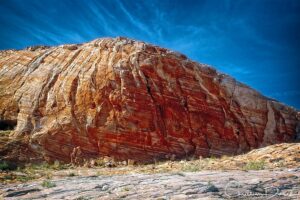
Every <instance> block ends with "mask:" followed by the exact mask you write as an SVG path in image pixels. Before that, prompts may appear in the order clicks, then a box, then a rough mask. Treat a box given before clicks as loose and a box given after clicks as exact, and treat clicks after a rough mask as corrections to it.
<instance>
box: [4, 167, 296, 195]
mask: <svg viewBox="0 0 300 200" xmlns="http://www.w3.org/2000/svg"><path fill="white" fill-rule="evenodd" d="M299 181H300V177H299V169H290V170H288V169H285V170H282V171H268V170H262V171H249V172H245V171H238V170H235V171H227V172H224V171H202V172H196V173H192V172H189V173H187V172H185V173H164V174H130V175H128V174H127V175H120V176H85V177H72V178H70V177H69V178H63V179H57V180H51V184H52V186H53V187H51V188H46V187H42V181H35V182H32V183H26V184H12V185H5V186H3V185H1V184H0V195H2V196H3V197H4V198H5V199H7V200H9V199H110V200H112V199H170V200H171V199H172V200H175V199H178V200H182V199H249V200H250V199H251V200H252V199H281V200H282V199H286V200H290V199H299V198H300V187H299ZM0 197H1V196H0Z"/></svg>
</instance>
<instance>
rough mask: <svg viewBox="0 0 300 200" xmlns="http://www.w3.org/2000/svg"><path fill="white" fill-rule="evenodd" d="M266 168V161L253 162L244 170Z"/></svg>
mask: <svg viewBox="0 0 300 200" xmlns="http://www.w3.org/2000/svg"><path fill="white" fill-rule="evenodd" d="M264 168H265V161H263V160H262V161H251V162H248V163H247V164H246V165H245V166H244V167H243V169H244V170H262V169H264Z"/></svg>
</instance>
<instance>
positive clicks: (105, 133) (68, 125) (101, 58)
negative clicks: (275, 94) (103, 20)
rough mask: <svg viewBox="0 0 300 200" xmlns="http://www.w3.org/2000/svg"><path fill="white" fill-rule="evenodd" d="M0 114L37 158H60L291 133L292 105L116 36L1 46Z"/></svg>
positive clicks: (235, 148) (267, 139)
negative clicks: (20, 47) (82, 41)
mask: <svg viewBox="0 0 300 200" xmlns="http://www.w3.org/2000/svg"><path fill="white" fill-rule="evenodd" d="M297 115H298V116H297ZM0 119H1V124H2V126H6V125H7V126H8V125H11V124H15V125H16V129H15V131H14V133H13V135H12V136H13V137H26V138H28V143H29V145H30V146H31V148H32V149H33V150H35V151H36V152H39V153H41V154H42V155H43V157H44V158H45V159H46V160H56V159H57V160H63V161H67V162H69V161H71V159H76V157H78V156H80V157H98V156H103V155H109V156H113V157H115V158H116V159H120V160H122V159H135V160H137V161H143V162H144V161H153V159H160V158H168V157H170V156H174V155H176V157H177V158H180V157H185V156H191V155H195V156H199V155H202V156H208V155H211V154H214V155H222V154H238V153H242V152H246V151H249V150H251V149H253V148H258V147H261V146H266V145H269V144H274V143H280V142H291V141H294V140H296V138H297V137H299V135H300V134H299V133H297V131H298V132H299V129H300V123H299V114H297V111H296V110H294V109H293V108H290V107H288V106H285V105H283V104H281V103H279V102H276V101H274V100H271V99H268V98H266V97H264V96H262V95H261V94H259V93H258V92H256V91H255V90H253V89H251V88H249V87H248V86H246V85H244V84H242V83H240V82H237V81H236V80H235V79H233V78H231V77H229V76H227V75H224V74H221V73H218V72H217V71H216V70H214V69H213V68H211V67H209V66H207V65H203V64H198V63H196V62H193V61H191V60H189V59H187V58H186V56H184V55H182V54H180V53H177V52H172V51H170V50H167V49H164V48H160V47H157V46H152V45H149V44H146V43H144V42H137V41H133V40H129V39H126V38H115V39H112V38H104V39H97V40H94V41H92V42H89V43H85V44H82V45H62V46H58V47H45V46H43V47H34V48H28V49H26V50H20V51H13V50H9V51H1V52H0ZM297 126H298V127H297Z"/></svg>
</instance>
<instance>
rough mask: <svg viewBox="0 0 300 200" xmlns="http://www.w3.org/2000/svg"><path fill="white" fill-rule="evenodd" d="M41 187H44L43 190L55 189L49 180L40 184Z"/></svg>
mask: <svg viewBox="0 0 300 200" xmlns="http://www.w3.org/2000/svg"><path fill="white" fill-rule="evenodd" d="M42 186H43V187H45V188H52V187H55V186H56V184H55V183H53V182H51V181H49V180H44V181H43V183H42Z"/></svg>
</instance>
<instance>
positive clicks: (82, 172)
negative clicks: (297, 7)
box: [0, 132, 300, 187]
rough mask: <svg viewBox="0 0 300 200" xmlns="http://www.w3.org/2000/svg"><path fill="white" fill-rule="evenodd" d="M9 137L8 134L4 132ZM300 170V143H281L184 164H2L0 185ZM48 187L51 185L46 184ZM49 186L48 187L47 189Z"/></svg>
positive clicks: (99, 161)
mask: <svg viewBox="0 0 300 200" xmlns="http://www.w3.org/2000/svg"><path fill="white" fill-rule="evenodd" d="M0 134H1V135H5V136H7V134H8V133H3V132H2V133H0ZM297 167H300V143H290V144H286V143H285V144H277V145H272V146H268V147H265V148H261V149H256V150H253V151H251V152H249V153H247V154H244V155H239V156H223V157H221V158H215V157H212V158H199V159H187V160H180V161H161V162H156V163H153V164H145V165H138V164H134V162H133V161H132V160H128V161H126V162H125V161H124V162H115V161H114V160H113V158H109V157H104V158H99V159H97V160H91V161H90V162H88V163H86V164H85V165H84V166H74V165H71V164H62V163H60V162H59V161H56V162H54V163H53V164H48V163H40V164H27V165H25V166H23V167H15V166H11V163H8V162H5V161H1V162H0V183H4V184H6V183H13V182H27V181H31V180H35V179H42V180H50V179H55V178H59V177H66V176H70V177H71V176H100V175H115V174H129V173H148V174H151V173H165V172H170V173H178V174H180V172H196V171H201V170H245V171H247V170H262V169H280V168H297ZM45 185H47V184H46V183H45ZM45 187H46V186H45Z"/></svg>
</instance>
